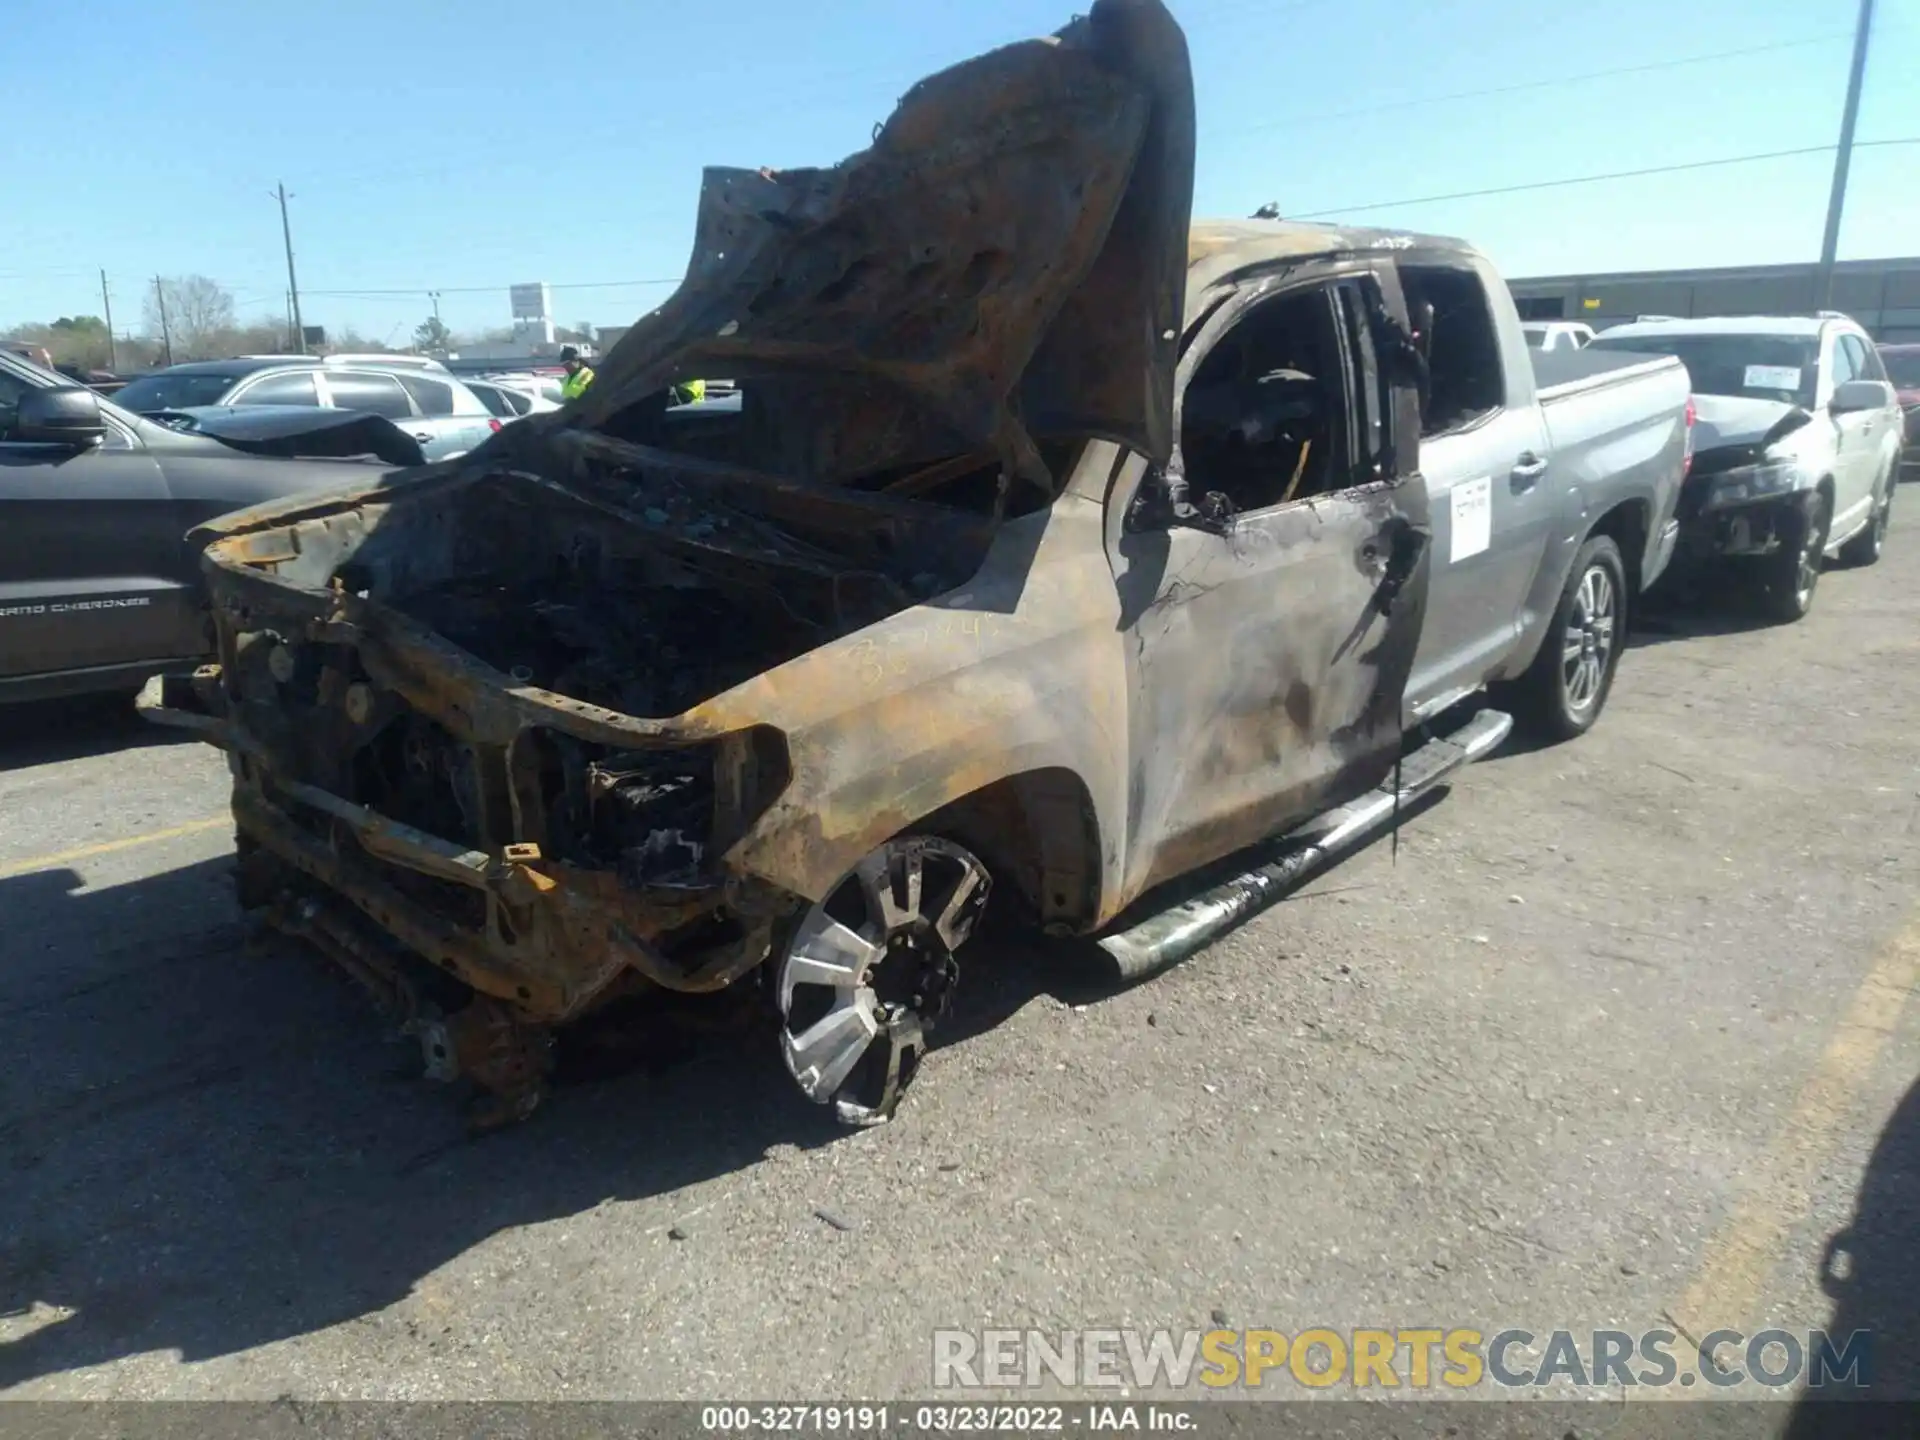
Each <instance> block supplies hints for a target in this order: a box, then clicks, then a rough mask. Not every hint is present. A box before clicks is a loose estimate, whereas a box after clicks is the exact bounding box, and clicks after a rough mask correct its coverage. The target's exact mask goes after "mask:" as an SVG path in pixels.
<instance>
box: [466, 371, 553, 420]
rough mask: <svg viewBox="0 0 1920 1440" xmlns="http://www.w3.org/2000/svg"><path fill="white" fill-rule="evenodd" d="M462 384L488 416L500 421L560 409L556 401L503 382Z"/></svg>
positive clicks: (469, 381) (487, 381) (468, 382)
mask: <svg viewBox="0 0 1920 1440" xmlns="http://www.w3.org/2000/svg"><path fill="white" fill-rule="evenodd" d="M464 383H465V384H466V387H467V389H469V390H471V391H472V392H473V394H474V397H475V398H476V399H478V400H479V402H480V403H481V404H482V405H484V406H486V407H487V411H488V413H489V414H492V415H497V416H499V417H500V419H502V420H518V419H519V418H520V417H521V416H522V415H537V414H540V413H542V412H544V411H548V410H558V409H559V408H560V402H559V401H557V400H549V399H548V398H547V397H546V396H545V395H542V394H536V393H534V392H533V391H532V390H531V389H525V390H523V389H520V388H519V387H517V386H512V385H508V384H506V383H505V382H504V381H494V380H468V381H466V382H464Z"/></svg>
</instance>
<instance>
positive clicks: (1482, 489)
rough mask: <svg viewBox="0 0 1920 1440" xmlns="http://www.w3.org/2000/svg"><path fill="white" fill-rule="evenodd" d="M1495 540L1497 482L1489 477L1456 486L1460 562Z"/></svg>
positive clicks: (1456, 550) (1454, 557) (1455, 558)
mask: <svg viewBox="0 0 1920 1440" xmlns="http://www.w3.org/2000/svg"><path fill="white" fill-rule="evenodd" d="M1492 540H1493V481H1492V480H1491V479H1489V478H1487V477H1486V476H1482V477H1481V478H1480V479H1478V480H1465V481H1462V482H1461V483H1460V484H1458V485H1456V486H1454V487H1453V554H1452V558H1451V560H1450V561H1449V562H1448V563H1450V564H1454V565H1457V564H1459V563H1460V562H1461V561H1462V560H1465V559H1466V558H1467V557H1468V556H1470V555H1478V554H1479V553H1480V552H1481V551H1482V550H1484V549H1486V548H1487V546H1488V545H1489V544H1490V543H1492Z"/></svg>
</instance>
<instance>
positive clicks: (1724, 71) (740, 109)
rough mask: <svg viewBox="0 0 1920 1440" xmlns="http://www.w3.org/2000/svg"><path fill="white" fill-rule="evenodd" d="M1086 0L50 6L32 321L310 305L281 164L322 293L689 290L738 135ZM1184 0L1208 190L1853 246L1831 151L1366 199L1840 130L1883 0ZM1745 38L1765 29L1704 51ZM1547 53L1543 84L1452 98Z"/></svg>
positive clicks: (1875, 176) (1883, 106)
mask: <svg viewBox="0 0 1920 1440" xmlns="http://www.w3.org/2000/svg"><path fill="white" fill-rule="evenodd" d="M1077 3H1078V5H1079V8H1085V0H1077ZM1075 7H1076V0H972V3H970V4H964V5H944V6H936V5H935V4H933V3H926V4H908V3H901V0H728V3H727V4H725V5H666V4H660V3H657V0H551V3H547V4H540V5H529V4H526V3H524V0H516V3H511V4H508V3H501V0H458V3H455V0H329V3H327V4H325V5H321V6H318V7H315V6H313V5H310V4H302V5H281V4H249V5H242V4H239V3H214V0H199V3H194V0H86V3H75V0H55V3H50V4H34V5H22V6H19V7H16V8H15V9H13V11H12V12H11V13H10V14H9V15H8V20H7V27H6V29H7V39H6V41H5V44H4V47H0V94H4V95H5V96H6V97H7V101H8V105H7V110H8V114H9V115H10V116H11V117H12V118H13V121H14V123H13V124H10V125H8V126H7V127H5V130H4V131H3V132H0V174H4V175H5V176H6V177H7V183H6V191H7V194H6V200H5V204H4V206H0V324H8V323H13V322H15V321H21V320H31V319H51V318H53V317H54V316H55V315H58V314H63V313H74V312H90V313H98V311H99V308H100V305H99V289H98V275H97V269H98V267H100V266H105V267H106V269H107V271H108V274H109V276H110V277H111V280H112V283H113V290H114V298H115V307H116V311H115V321H116V327H117V328H120V329H125V328H127V327H128V326H129V325H131V324H133V323H136V322H137V320H138V316H139V309H140V307H139V299H140V287H141V283H142V280H143V278H147V279H150V277H152V276H153V275H154V274H156V273H165V274H169V275H173V274H184V273H189V272H198V273H201V274H205V275H209V276H212V277H213V278H214V279H216V280H219V281H220V282H222V283H223V284H225V285H227V286H228V287H229V288H230V289H232V290H233V291H234V292H235V294H236V297H237V299H238V301H239V304H240V310H241V314H242V316H243V317H246V316H265V315H279V314H281V313H283V311H284V298H283V297H284V290H285V268H284V261H283V258H282V253H281V247H280V225H279V214H278V210H277V207H276V206H275V204H274V202H273V200H272V198H271V191H272V189H273V186H274V184H275V182H276V181H279V180H284V181H285V182H286V183H287V186H288V188H289V189H290V190H291V191H292V192H293V194H294V196H295V198H294V200H293V202H292V213H293V226H294V241H295V248H296V252H297V259H298V264H299V273H300V281H301V287H302V290H303V293H304V295H305V302H306V303H305V307H304V308H305V311H306V319H307V322H308V323H309V324H314V323H324V324H328V325H330V326H333V327H336V328H338V327H340V326H342V325H346V324H352V325H354V326H356V327H357V328H359V329H360V330H361V331H362V332H363V333H365V334H369V335H371V336H374V337H376V338H391V339H393V340H394V341H396V342H399V341H402V340H404V338H405V336H406V335H407V333H408V332H409V331H410V330H411V328H412V327H413V325H415V324H416V323H418V321H419V320H421V319H422V318H423V317H424V316H425V315H426V314H428V313H429V310H430V304H429V302H428V300H427V298H426V293H425V292H427V291H428V290H431V289H439V290H440V291H442V300H441V312H442V314H443V316H444V318H445V319H446V320H447V322H448V323H449V324H451V325H452V326H454V327H455V328H456V329H469V328H481V327H486V326H492V325H499V324H504V323H505V322H506V320H507V318H508V317H507V300H506V293H505V291H506V286H507V285H509V284H510V283H513V282H515V281H526V280H541V279H544V280H546V281H548V282H550V283H552V284H553V285H554V286H556V287H557V288H556V292H555V304H556V309H557V310H558V312H559V314H558V315H557V316H556V318H557V319H559V320H560V322H561V323H563V324H570V323H572V322H574V321H575V320H587V321H591V322H593V323H596V324H614V323H625V322H627V321H630V320H632V319H633V318H635V317H636V316H637V315H639V314H642V313H644V312H645V311H646V310H648V309H650V308H651V307H652V306H653V305H655V304H657V303H658V302H659V300H660V299H661V298H663V297H664V296H665V295H666V294H667V293H668V291H669V289H670V285H661V284H653V285H645V284H637V283H633V282H637V281H646V280H660V279H663V278H670V277H675V276H677V275H678V274H679V273H680V271H681V269H682V268H683V266H684V264H685V260H686V255H687V251H688V248H689V246H690V243H691V233H692V232H691V217H692V213H693V202H694V196H695V193H696V190H697V187H698V183H699V171H700V167H701V165H702V164H741V165H774V166H785V165H799V164H820V163H829V162H832V161H834V160H837V159H839V158H840V157H842V156H844V155H846V154H848V153H851V152H852V151H855V150H857V149H859V148H861V147H862V146H863V145H864V144H865V143H866V142H867V140H868V138H869V137H870V135H871V132H872V128H873V125H874V124H875V122H877V121H879V120H881V119H882V118H884V117H885V116H886V114H887V113H888V111H889V110H890V109H891V108H892V104H893V101H894V99H895V97H897V96H898V95H899V93H900V92H901V91H902V90H903V89H904V88H905V86H906V85H907V84H909V83H910V82H911V81H913V80H914V79H916V78H917V77H918V76H920V75H921V74H924V73H926V72H927V71H929V70H931V69H936V68H938V67H940V66H941V65H943V64H946V63H949V62H951V61H954V60H958V59H961V58H963V57H965V56H966V55H969V54H971V53H974V52H975V51H977V50H980V49H983V48H985V47H987V46H989V45H992V44H997V43H1001V42H1004V41H1008V40H1014V39H1019V38H1022V37H1024V36H1028V35H1034V34H1042V33H1045V32H1047V31H1050V30H1052V29H1053V28H1055V27H1056V26H1057V25H1058V24H1059V23H1060V22H1061V21H1063V20H1064V19H1065V18H1066V17H1067V15H1068V14H1069V13H1070V12H1071V11H1072V10H1073V9H1074V8H1075ZM1173 7H1174V11H1175V14H1176V15H1177V16H1178V17H1179V18H1180V20H1181V22H1182V24H1183V25H1184V26H1185V27H1186V29H1187V33H1188V40H1189V44H1190V45H1191V47H1192V51H1193V62H1194V71H1195V78H1196V84H1197V89H1198V96H1199V125H1200V150H1199V174H1198V184H1197V193H1196V196H1195V209H1196V213H1199V214H1225V215H1244V214H1246V213H1248V212H1250V211H1251V210H1253V209H1254V208H1255V207H1256V206H1257V205H1259V204H1261V203H1262V202H1265V201H1268V200H1276V201H1278V202H1279V204H1280V206H1281V211H1282V213H1283V214H1287V215H1301V214H1305V213H1307V212H1318V211H1329V212H1334V213H1336V214H1338V213H1343V212H1344V213H1350V214H1352V215H1353V217H1354V218H1355V219H1356V220H1365V221H1367V222H1371V223H1379V224H1391V225H1398V226H1405V227H1407V228H1412V229H1424V230H1435V231H1442V232H1446V233H1452V234H1458V235H1464V236H1466V237H1468V238H1470V239H1472V240H1474V241H1475V242H1477V243H1478V244H1480V245H1481V246H1482V247H1483V248H1484V249H1486V250H1487V251H1488V252H1489V253H1490V254H1491V255H1492V256H1493V257H1494V259H1495V261H1496V262H1497V263H1499V264H1500V265H1501V266H1502V268H1503V269H1504V270H1505V271H1506V272H1507V273H1509V274H1512V275H1525V274H1539V273H1547V272H1562V271H1581V270H1587V271H1592V270H1610V269H1632V268H1640V267H1647V266H1663V265H1710V264H1738V263H1744V262H1763V261H1783V260H1795V259H1805V258H1811V257H1812V256H1813V255H1815V254H1816V253H1817V251H1818V249H1819V243H1820V231H1821V225H1822V221H1823V216H1824V211H1825V205H1826V196H1827V187H1828V183H1829V179H1830V176H1831V166H1832V158H1831V155H1829V154H1820V155H1809V156H1801V157H1797V158H1788V159H1780V160H1773V161H1767V162H1762V163H1755V164H1749V165H1739V166H1729V167H1725V168H1720V169H1710V170H1697V171H1692V172H1687V173H1681V174H1671V175H1660V176H1649V177H1644V178H1640V179H1633V180H1621V181H1613V182H1608V183H1601V184H1591V185H1580V186H1569V187H1565V188H1558V189H1546V190H1533V191H1527V192H1522V193H1517V194H1510V195H1501V196H1487V197H1484V198H1478V199H1461V200H1450V201H1444V202H1436V203H1431V204H1420V205H1411V204H1408V205H1393V206H1390V207H1388V208H1381V209H1367V210H1364V211H1362V210H1359V209H1357V208H1354V207H1360V206H1372V205H1375V204H1377V203H1378V202H1382V201H1398V200H1403V199H1409V198H1416V197H1424V196H1434V195H1443V194H1448V193H1453V192H1458V191H1463V190H1479V189H1486V188H1491V187H1496V186H1502V185H1520V184H1526V183H1529V182H1533V181H1539V180H1548V179H1555V178H1559V177H1563V176H1575V175H1591V174H1596V173H1600V172H1608V171H1619V170H1630V169H1637V168H1642V167H1647V166H1658V165H1665V164H1674V163H1679V162H1686V161H1693V160H1708V159H1718V158H1720V157H1723V156H1733V155H1741V154H1747V153H1751V152H1756V151H1778V150H1789V149H1795V148H1798V147H1802V146H1817V145H1830V144H1832V143H1833V141H1834V139H1835V137H1836V134H1837V130H1838V124H1839V117H1840V108H1841V100H1842V96H1843V94H1844V90H1845V80H1846V66H1847V56H1848V46H1849V43H1850V34H1851V30H1852V24H1853V16H1854V5H1853V3H1852V0H1797V3H1787V0H1611V3H1608V4H1606V5H1600V4H1577V5H1576V4H1572V3H1564V0H1425V3H1416V0H1173ZM1761 47H1767V48H1761ZM1729 50H1749V51H1752V52H1754V53H1747V54H1742V55H1737V56H1732V57H1729V58H1724V59H1720V60H1716V61H1712V62H1703V63H1697V64H1672V63H1670V62H1673V61H1677V60H1685V59H1688V58H1689V57H1695V56H1704V55H1708V54H1713V53H1716V52H1723V51H1729ZM1652 65H1662V66H1664V67H1665V68H1660V69H1641V70H1640V71H1639V72H1638V73H1632V74H1621V75H1612V76H1607V77H1603V78H1581V77H1585V76H1590V75H1591V74H1592V72H1595V71H1605V70H1614V69H1618V68H1621V67H1646V66H1652ZM1916 73H1920V0H1879V3H1878V6H1877V13H1876V21H1875V38H1874V49H1873V53H1872V58H1871V61H1870V65H1869V70H1868V74H1867V81H1866V90H1865V100H1864V103H1863V106H1862V110H1861V118H1860V129H1859V138H1860V139H1861V140H1863V141H1865V140H1875V139H1899V138H1908V137H1920V84H1916V83H1914V79H1913V77H1914V76H1915V74H1916ZM1513 86H1528V87H1530V88H1525V89H1512V90H1509V91H1508V93H1504V94H1493V95H1477V96H1472V97H1469V98H1442V97H1449V96H1457V95H1458V94H1459V92H1463V91H1482V90H1486V89H1488V88H1491V87H1513ZM35 117H37V119H36V118H35ZM1916 176H1920V145H1915V146H1905V147H1884V148H1879V149H1867V150H1863V151H1861V152H1860V153H1858V154H1857V155H1856V158H1855V161H1854V167H1853V183H1852V186H1851V189H1850V194H1849V203H1848V211H1847V218H1846V225H1845V228H1844V230H1843V232H1842V235H1841V242H1840V253H1841V256H1842V257H1843V258H1845V257H1849V256H1858V257H1865V256H1876V255H1901V254H1914V253H1916V252H1920V184H1916V183H1915V177H1916ZM616 282H617V283H616ZM560 287H567V288H560ZM379 290H401V291H406V292H408V293H403V294H397V295H375V294H369V293H365V292H370V291H379ZM329 291H335V292H359V293H341V294H328V293H326V292H329Z"/></svg>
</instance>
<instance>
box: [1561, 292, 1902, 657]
mask: <svg viewBox="0 0 1920 1440" xmlns="http://www.w3.org/2000/svg"><path fill="white" fill-rule="evenodd" d="M1597 352H1608V353H1621V352H1627V353H1633V354H1650V355H1674V356H1677V357H1679V359H1680V360H1681V361H1682V362H1684V363H1685V365H1686V367H1687V370H1688V373H1689V374H1691V375H1692V377H1693V388H1694V393H1695V396H1696V402H1695V403H1696V405H1697V407H1698V412H1699V422H1700V430H1699V436H1698V438H1697V440H1696V453H1695V456H1694V462H1693V469H1692V473H1691V475H1690V476H1689V478H1688V481H1687V488H1686V493H1685V495H1684V496H1683V498H1682V501H1681V507H1680V520H1681V524H1682V527H1683V538H1682V541H1681V545H1682V550H1683V553H1684V555H1685V556H1686V558H1687V560H1688V561H1689V562H1690V563H1695V564H1697V563H1700V562H1703V561H1720V560H1732V561H1734V562H1736V563H1737V564H1739V565H1741V566H1744V567H1747V568H1748V569H1749V570H1750V572H1751V575H1752V577H1753V578H1754V579H1756V580H1757V582H1758V583H1759V586H1760V589H1761V594H1762V596H1763V598H1764V600H1765V602H1766V605H1767V609H1768V611H1769V613H1771V614H1772V615H1773V616H1774V617H1775V618H1776V619H1779V620H1783V621H1793V620H1798V619H1799V618H1800V617H1801V616H1803V615H1805V614H1806V613H1807V611H1808V610H1809V609H1810V608H1811V607H1812V605H1813V596H1814V590H1815V588H1816V586H1817V585H1818V584H1819V581H1820V569H1821V565H1822V563H1823V561H1824V559H1825V558H1826V557H1827V556H1829V555H1838V556H1840V557H1841V558H1842V559H1844V560H1845V561H1847V563H1849V564H1856V565H1871V564H1873V563H1874V562H1875V561H1876V560H1878V559H1879V558H1880V552H1881V549H1882V547H1883V546H1884V545H1885V544H1886V537H1887V522H1888V517H1889V516H1890V515H1891V513H1892V510H1893V492H1894V485H1895V482H1896V480H1897V478H1898V469H1897V467H1898V465H1899V457H1900V445H1901V423H1902V417H1901V413H1900V406H1899V404H1898V402H1897V401H1896V399H1895V397H1894V389H1893V386H1892V385H1891V384H1889V383H1888V380H1887V372H1886V370H1885V369H1884V368H1883V367H1882V365H1881V363H1880V357H1879V355H1878V354H1876V353H1875V351H1874V348H1873V342H1872V341H1871V340H1870V339H1869V338H1868V336H1867V332H1866V331H1865V330H1863V329H1861V328H1860V326H1858V325H1856V324H1855V323H1854V322H1853V321H1852V320H1849V319H1848V318H1847V317H1846V316H1844V315H1835V314H1831V313H1823V314H1820V315H1807V316H1739V317H1721V318H1715V319H1700V320H1649V321H1643V322H1639V323H1636V324H1632V325H1619V326H1616V327H1614V328H1613V329H1611V330H1608V331H1607V332H1606V333H1605V334H1604V335H1601V336H1600V337H1599V338H1598V339H1596V340H1595V341H1594V342H1593V344H1592V346H1591V347H1590V348H1589V351H1588V353H1590V354H1591V353H1597Z"/></svg>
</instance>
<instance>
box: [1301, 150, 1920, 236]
mask: <svg viewBox="0 0 1920 1440" xmlns="http://www.w3.org/2000/svg"><path fill="white" fill-rule="evenodd" d="M1879 145H1920V135H1914V136H1908V137H1906V138H1904V139H1899V140H1861V141H1857V142H1856V143H1855V145H1854V148H1855V149H1856V150H1865V149H1867V148H1869V147H1870V146H1879ZM1835 148H1836V147H1834V146H1832V145H1803V146H1801V147H1800V148H1799V149H1796V150H1764V151H1760V152H1758V153H1756V154H1752V155H1729V156H1726V157H1724V158H1722V159H1719V160H1689V161H1686V162H1684V163H1682V164H1679V165H1648V166H1646V167H1644V168H1643V169H1639V170H1612V171H1608V172H1607V173H1606V174H1603V175H1569V176H1566V177H1565V178H1563V179H1559V180H1530V181H1528V182H1526V183H1525V184H1521V185H1494V186H1490V187H1489V188H1487V189H1485V190H1456V191H1453V192H1452V193H1451V194H1447V195H1414V196H1409V197H1407V198H1406V199H1404V200H1373V201H1369V202H1368V203H1367V204H1365V205H1341V206H1337V207H1335V208H1334V209H1331V210H1306V211H1293V212H1291V213H1290V214H1288V216H1287V217H1286V218H1287V219H1289V220H1323V219H1327V218H1329V217H1331V216H1336V215H1356V214H1358V213H1360V212H1361V211H1363V210H1393V209H1397V208H1399V207H1400V206H1402V205H1434V204H1438V203H1439V202H1440V201H1442V200H1477V199H1479V198H1480V197H1482V196H1485V195H1517V194H1519V193H1521V192H1522V191H1526V190H1553V189H1557V188H1559V187H1561V186H1565V185H1593V184H1597V183H1598V182H1600V181H1602V180H1635V179H1638V178H1639V177H1641V176H1643V175H1674V174H1678V173H1679V172H1680V171H1682V170H1712V169H1715V168H1717V167H1719V166H1722V165H1751V164H1754V163H1755V162H1757V161H1761V160H1784V159H1786V158H1788V157H1789V156H1793V155H1830V154H1832V153H1833V151H1834V149H1835Z"/></svg>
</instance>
